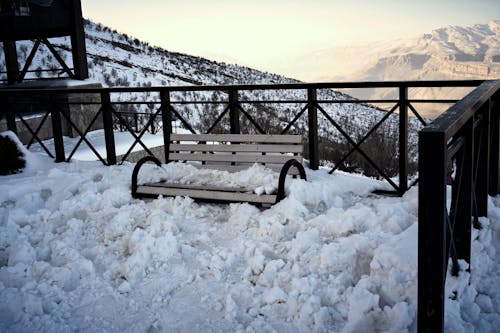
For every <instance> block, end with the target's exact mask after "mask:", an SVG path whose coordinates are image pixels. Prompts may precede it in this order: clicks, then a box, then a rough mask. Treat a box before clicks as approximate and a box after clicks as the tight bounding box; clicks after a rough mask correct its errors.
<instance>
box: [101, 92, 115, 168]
mask: <svg viewBox="0 0 500 333" xmlns="http://www.w3.org/2000/svg"><path fill="white" fill-rule="evenodd" d="M101 108H102V123H103V127H104V141H105V142H106V161H107V162H108V165H114V164H116V148H115V134H114V131H113V114H112V110H111V108H112V106H111V97H110V95H109V92H107V91H103V92H101Z"/></svg>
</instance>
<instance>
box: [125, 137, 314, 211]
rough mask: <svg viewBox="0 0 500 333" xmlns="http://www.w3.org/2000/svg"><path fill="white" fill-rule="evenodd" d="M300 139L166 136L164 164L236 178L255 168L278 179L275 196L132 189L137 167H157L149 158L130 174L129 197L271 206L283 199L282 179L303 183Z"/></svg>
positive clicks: (214, 189)
mask: <svg viewBox="0 0 500 333" xmlns="http://www.w3.org/2000/svg"><path fill="white" fill-rule="evenodd" d="M302 149H303V146H302V136H301V135H244V134H171V135H170V142H169V146H168V150H169V155H168V156H167V158H166V159H167V162H183V163H186V162H188V163H189V164H190V165H193V166H194V167H197V168H200V169H212V170H222V171H229V172H237V171H241V170H245V169H247V168H249V167H250V166H252V165H253V164H254V163H259V164H263V165H265V166H266V167H268V168H270V169H272V170H275V171H277V172H279V173H280V176H279V181H278V188H277V193H267V194H256V193H255V188H250V187H228V186H207V185H203V184H199V185H193V184H179V183H166V182H158V183H147V184H143V185H138V184H137V176H138V173H139V170H140V168H141V166H142V165H143V164H144V163H145V162H147V161H152V162H155V163H156V164H157V165H160V161H159V160H158V159H156V158H155V157H152V156H147V157H144V158H143V159H141V160H140V161H139V162H138V163H137V164H136V166H135V168H134V172H133V174H132V196H134V197H136V198H140V197H149V198H156V197H158V196H159V195H163V196H188V197H191V198H193V199H197V200H203V201H216V202H250V203H254V204H275V203H277V202H279V201H280V200H282V199H283V198H284V197H285V179H286V175H287V174H288V173H290V174H294V175H300V177H301V178H302V179H306V174H305V171H304V167H303V166H302Z"/></svg>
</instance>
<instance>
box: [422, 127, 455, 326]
mask: <svg viewBox="0 0 500 333" xmlns="http://www.w3.org/2000/svg"><path fill="white" fill-rule="evenodd" d="M445 138H446V137H445V134H444V133H443V132H431V131H426V130H425V129H424V130H422V131H421V132H420V133H419V163H418V167H419V187H418V314H417V316H418V319H417V320H418V321H417V323H418V332H419V333H421V332H442V331H443V329H444V284H445V278H446V268H447V263H448V258H447V257H446V251H445V240H446V229H445V228H446V164H447V156H446V140H445Z"/></svg>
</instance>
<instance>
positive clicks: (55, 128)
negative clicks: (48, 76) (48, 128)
mask: <svg viewBox="0 0 500 333" xmlns="http://www.w3.org/2000/svg"><path fill="white" fill-rule="evenodd" d="M49 110H50V117H51V119H52V134H53V135H54V148H55V150H56V162H64V161H65V160H66V155H65V153H64V141H63V132H62V122H61V111H60V110H59V108H58V107H57V105H56V101H55V96H50V97H49Z"/></svg>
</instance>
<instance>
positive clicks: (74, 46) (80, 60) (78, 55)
mask: <svg viewBox="0 0 500 333" xmlns="http://www.w3.org/2000/svg"><path fill="white" fill-rule="evenodd" d="M72 2H73V4H72V5H73V22H74V26H73V31H72V33H71V52H72V55H73V68H74V74H75V78H77V79H79V80H84V79H86V78H88V77H89V68H88V63H87V48H86V46H85V31H84V28H83V18H82V4H81V1H80V0H73V1H72Z"/></svg>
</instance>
